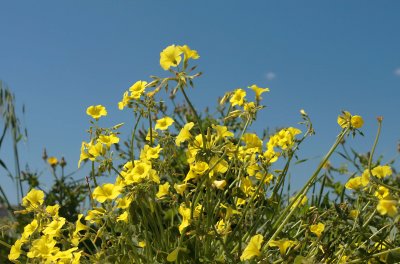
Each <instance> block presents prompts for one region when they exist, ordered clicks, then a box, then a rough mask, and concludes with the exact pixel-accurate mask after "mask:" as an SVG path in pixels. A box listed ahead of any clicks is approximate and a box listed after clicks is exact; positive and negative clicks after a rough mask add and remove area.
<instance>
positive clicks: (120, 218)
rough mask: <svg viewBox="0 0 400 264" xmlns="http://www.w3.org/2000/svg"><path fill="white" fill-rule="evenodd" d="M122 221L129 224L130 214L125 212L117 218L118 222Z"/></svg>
mask: <svg viewBox="0 0 400 264" xmlns="http://www.w3.org/2000/svg"><path fill="white" fill-rule="evenodd" d="M119 221H122V222H125V223H128V212H127V211H125V212H123V213H122V214H121V215H120V216H118V217H117V222H119Z"/></svg>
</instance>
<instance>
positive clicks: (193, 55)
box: [178, 45, 200, 63]
mask: <svg viewBox="0 0 400 264" xmlns="http://www.w3.org/2000/svg"><path fill="white" fill-rule="evenodd" d="M178 48H179V49H180V50H181V51H182V52H183V57H184V59H183V61H184V62H185V63H187V61H188V60H189V59H194V60H197V59H198V58H200V56H199V54H198V53H197V51H196V50H192V49H190V48H189V46H188V45H183V46H178Z"/></svg>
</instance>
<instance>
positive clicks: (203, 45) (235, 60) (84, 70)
mask: <svg viewBox="0 0 400 264" xmlns="http://www.w3.org/2000/svg"><path fill="white" fill-rule="evenodd" d="M0 10H2V12H1V13H2V14H1V15H0V32H1V36H0V38H1V41H0V79H1V80H3V81H5V82H6V83H7V84H8V86H9V87H10V88H11V89H12V90H13V91H14V93H15V95H16V97H17V102H18V104H19V105H20V106H21V105H22V104H25V105H26V109H27V113H26V115H25V117H24V124H25V125H26V127H27V128H28V131H29V139H28V141H27V142H26V143H25V145H24V146H21V149H20V151H21V152H23V153H24V154H23V163H28V164H29V166H30V168H31V169H32V170H37V171H39V172H43V176H42V179H43V180H44V181H45V182H46V181H47V184H48V180H49V179H51V178H50V177H49V176H48V175H50V173H49V172H48V171H46V170H45V164H44V163H43V161H42V160H41V153H42V149H43V148H44V147H46V148H47V150H48V153H49V155H54V156H57V157H61V156H65V157H66V159H67V162H68V163H69V169H70V170H72V169H75V166H76V164H77V161H78V159H79V148H80V143H81V141H82V140H87V135H86V133H85V130H86V129H87V127H88V125H89V123H88V121H89V118H88V117H87V116H86V114H85V110H86V108H87V107H88V106H89V105H93V104H102V105H105V106H106V107H107V109H108V112H109V117H108V118H107V119H106V120H105V121H104V123H103V124H104V126H107V125H113V124H116V123H120V122H125V123H126V129H127V130H126V131H129V129H130V128H131V127H132V126H133V122H132V120H131V118H130V116H129V115H128V114H127V113H126V112H125V113H121V112H120V111H119V110H118V109H117V102H118V101H119V100H120V99H121V97H122V94H123V92H124V91H125V90H127V89H128V88H129V86H131V85H132V83H134V82H135V81H136V80H140V79H142V80H147V79H148V76H149V75H152V74H155V75H163V74H164V73H163V70H162V69H161V68H160V66H159V53H160V51H161V50H162V49H163V48H165V47H166V46H168V45H170V44H179V45H183V44H187V45H189V46H190V47H191V48H193V49H196V50H198V52H199V54H200V56H201V58H200V60H198V61H197V64H198V65H199V69H200V70H201V71H203V72H204V75H203V76H202V77H201V78H199V79H198V81H197V83H196V84H197V85H196V88H195V89H194V90H192V91H190V94H189V95H190V96H191V97H192V98H193V102H194V104H195V105H196V107H197V108H198V109H202V108H204V107H206V106H211V107H212V106H213V105H215V103H214V102H215V101H216V97H217V96H219V95H222V94H223V93H224V92H226V91H228V90H233V89H236V88H238V87H242V88H245V87H247V86H248V85H251V84H253V83H255V84H258V85H259V86H261V87H269V88H270V90H271V92H270V93H269V94H268V95H266V96H264V103H265V104H266V105H267V106H268V107H267V108H266V109H265V110H263V113H262V114H261V115H260V118H259V120H258V122H257V123H256V124H255V125H254V126H253V127H252V128H251V129H252V130H254V131H260V130H261V128H263V127H270V128H275V127H282V126H296V124H297V122H299V121H300V117H299V110H300V109H302V108H304V109H305V110H306V111H307V112H308V113H309V115H310V116H311V118H312V120H313V122H314V126H315V129H316V132H317V134H316V135H315V137H313V138H310V139H309V140H308V142H307V143H306V144H305V145H304V146H303V148H302V154H301V155H303V157H312V158H314V159H315V160H319V158H318V157H319V156H321V155H323V154H324V153H325V152H326V150H328V149H329V147H330V144H332V142H333V141H334V140H335V137H336V135H337V133H338V132H339V128H338V126H337V124H336V118H337V115H338V114H339V113H340V111H341V110H343V109H346V110H349V111H350V112H352V113H357V114H360V115H362V116H363V117H364V119H365V123H366V125H365V127H364V129H363V131H364V133H365V137H364V138H361V137H359V138H356V139H355V140H352V141H354V143H353V145H354V146H355V147H356V148H357V149H358V150H360V151H363V152H365V151H368V149H369V148H370V147H371V145H372V142H373V138H374V136H375V132H376V121H375V119H376V117H377V116H383V117H384V123H383V124H384V127H383V131H382V138H381V141H380V143H379V146H378V153H382V154H384V155H385V156H386V157H387V160H388V159H389V158H391V157H393V156H394V155H396V144H397V143H398V140H399V139H400V132H399V131H400V122H399V108H398V103H399V99H400V96H399V95H400V34H398V32H399V30H400V16H399V13H400V2H399V1H395V0H393V1H389V0H388V1H367V0H362V1H360V0H359V1H356V0H354V1H321V0H318V1H133V0H131V1H122V0H121V1H103V0H96V1H89V0H87V1H0ZM125 136H128V135H127V134H125ZM0 155H1V158H2V159H4V160H11V159H10V157H11V155H10V150H9V149H6V148H4V149H2V150H1V151H0ZM302 166H303V167H301V166H299V167H300V168H298V171H294V172H293V175H292V179H295V186H296V184H301V182H303V181H304V180H305V177H307V175H308V174H310V173H311V169H312V168H313V166H310V165H302ZM2 173H3V172H2ZM82 174H84V173H83V172H82V173H81V175H78V176H79V177H81V176H84V175H82ZM295 174H298V176H296V175H295ZM3 179H4V178H3ZM3 182H4V184H5V185H6V186H11V185H10V183H8V182H6V181H5V180H4V181H3V180H2V184H3ZM7 189H8V190H9V193H10V195H12V188H7Z"/></svg>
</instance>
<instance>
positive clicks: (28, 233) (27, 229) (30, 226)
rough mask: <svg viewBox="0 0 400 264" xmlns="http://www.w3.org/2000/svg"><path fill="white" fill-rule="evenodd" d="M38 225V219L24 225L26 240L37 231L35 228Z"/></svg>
mask: <svg viewBox="0 0 400 264" xmlns="http://www.w3.org/2000/svg"><path fill="white" fill-rule="evenodd" d="M38 226H39V223H38V221H37V220H36V219H33V220H32V222H31V223H30V224H27V225H26V226H25V227H24V232H23V233H22V238H23V239H24V240H25V239H28V238H29V237H30V236H31V235H32V234H33V232H35V230H36V229H37V228H38Z"/></svg>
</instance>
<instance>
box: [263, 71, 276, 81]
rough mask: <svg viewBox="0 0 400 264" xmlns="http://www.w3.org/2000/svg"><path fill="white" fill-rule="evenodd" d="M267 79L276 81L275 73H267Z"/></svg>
mask: <svg viewBox="0 0 400 264" xmlns="http://www.w3.org/2000/svg"><path fill="white" fill-rule="evenodd" d="M265 78H267V80H269V81H270V80H273V79H275V78H276V73H274V72H267V73H266V74H265Z"/></svg>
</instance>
